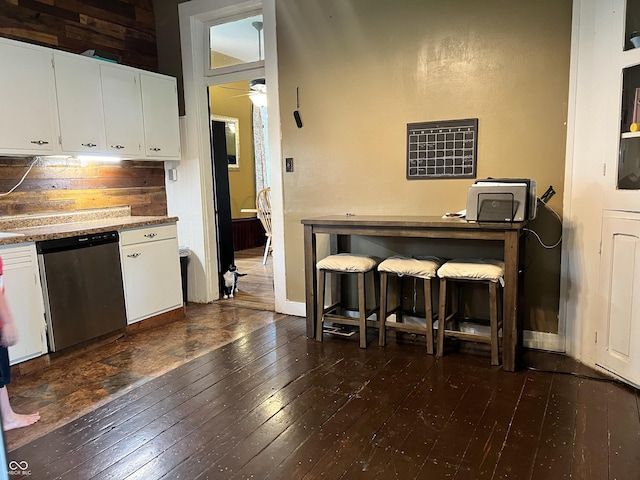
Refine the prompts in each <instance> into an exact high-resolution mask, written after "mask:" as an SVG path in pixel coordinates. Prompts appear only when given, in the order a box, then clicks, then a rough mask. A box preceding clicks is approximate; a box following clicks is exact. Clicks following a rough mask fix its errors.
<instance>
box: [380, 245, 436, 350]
mask: <svg viewBox="0 0 640 480" xmlns="http://www.w3.org/2000/svg"><path fill="white" fill-rule="evenodd" d="M442 263H443V261H442V260H441V259H439V258H437V257H416V258H414V257H407V256H403V255H394V256H393V257H389V258H387V259H386V260H384V261H383V262H382V263H381V264H380V265H379V266H378V272H379V273H380V332H379V333H380V338H379V344H380V346H381V347H384V345H385V344H386V330H387V329H388V328H391V329H393V330H396V331H400V332H407V333H416V334H418V335H426V337H427V353H428V354H431V355H433V305H432V303H431V279H432V278H436V277H437V271H438V268H440V267H441V266H442ZM389 275H392V276H394V277H396V278H397V279H398V282H397V285H398V288H397V290H398V297H397V298H398V305H397V306H396V307H395V308H393V309H392V310H387V296H388V295H387V287H388V283H389ZM404 277H410V278H419V279H422V281H423V284H424V306H425V326H424V327H423V326H422V325H414V324H411V323H406V322H403V318H402V298H403V293H402V290H403V289H402V279H403V278H404ZM393 313H395V314H396V321H395V322H391V321H388V320H387V318H388V317H389V315H391V314H393Z"/></svg>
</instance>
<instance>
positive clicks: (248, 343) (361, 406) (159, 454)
mask: <svg viewBox="0 0 640 480" xmlns="http://www.w3.org/2000/svg"><path fill="white" fill-rule="evenodd" d="M225 312H227V314H228V315H229V316H231V317H233V316H244V315H250V314H251V312H252V310H249V309H244V308H240V307H233V308H231V307H227V308H225ZM375 336H376V332H375V331H373V330H372V331H371V335H370V338H369V347H368V348H367V349H366V350H363V349H360V348H358V336H357V335H354V336H352V337H349V338H344V337H332V336H330V335H326V336H325V341H324V342H323V343H319V342H315V341H311V340H308V339H307V338H306V336H305V321H304V319H302V318H298V317H284V318H281V319H279V320H277V321H275V322H274V323H271V324H268V325H265V326H263V327H261V328H259V329H257V330H254V331H252V332H249V333H247V334H246V335H244V336H242V337H241V338H239V339H237V340H235V341H234V342H231V343H227V344H226V345H224V346H222V347H220V348H217V349H215V350H211V351H209V352H207V353H205V354H204V355H201V356H199V357H197V358H194V359H193V360H191V361H189V362H187V363H184V364H183V365H180V366H178V367H176V368H174V369H172V370H170V371H168V372H167V373H165V374H164V375H161V376H159V377H157V378H154V379H152V380H149V381H147V382H146V383H144V384H143V385H140V386H138V387H136V388H133V389H131V390H129V391H127V392H126V393H124V394H122V395H120V396H119V397H118V398H116V399H113V400H112V401H110V402H108V403H106V404H104V405H102V406H100V407H99V408H97V409H95V410H94V411H92V412H90V413H87V414H86V415H84V416H82V417H80V418H78V419H77V420H75V421H72V422H69V423H67V424H66V425H63V426H61V427H59V428H57V429H55V430H53V431H51V432H49V433H47V434H46V435H43V436H42V437H40V438H37V439H35V440H33V441H31V442H29V443H27V444H25V445H23V446H21V447H19V448H16V449H15V450H13V451H11V452H10V453H9V454H8V457H9V460H10V461H11V460H14V461H16V462H25V461H26V462H28V465H29V469H30V471H31V472H32V476H33V477H32V478H45V479H55V478H61V479H62V478H64V479H76V478H77V479H90V478H92V479H93V478H95V479H106V478H116V479H145V480H147V479H176V478H187V479H206V478H211V479H226V478H260V479H301V478H304V479H315V478H321V477H322V478H329V479H333V478H336V479H337V478H344V479H357V478H377V479H387V478H400V479H412V478H434V479H438V478H455V479H497V478H523V479H538V478H544V479H555V478H584V479H591V478H594V479H595V478H597V479H607V478H609V479H613V478H617V479H637V478H639V474H638V472H640V415H639V413H638V410H639V406H640V394H639V393H638V391H636V390H634V389H632V388H630V387H628V386H624V385H620V384H617V383H610V382H604V381H596V380H592V379H589V378H586V377H578V376H573V375H563V374H557V373H547V372H538V371H530V370H522V371H519V372H516V373H508V372H504V371H502V370H501V369H500V368H499V367H491V366H490V364H489V358H488V355H487V354H483V353H479V354H468V353H466V354H465V353H458V352H453V353H448V354H447V355H445V356H444V357H443V358H442V359H440V360H438V361H437V360H436V358H435V357H433V356H429V355H427V354H426V351H425V350H426V347H425V344H424V340H423V339H421V337H417V339H416V338H415V337H412V336H400V335H398V336H396V335H394V334H393V333H392V334H391V335H390V339H389V343H388V345H387V346H386V347H384V348H381V347H378V346H377V343H376V339H375ZM167 343H171V342H170V337H167ZM525 362H526V363H528V364H535V365H536V366H537V367H538V368H540V369H545V370H556V369H572V370H575V371H577V372H578V373H581V374H583V375H596V374H595V372H592V371H590V370H589V369H586V368H585V367H582V366H580V365H578V364H576V363H575V362H572V361H570V360H568V359H567V358H566V357H564V356H560V355H552V354H542V353H538V352H527V354H526V358H525ZM9 433H11V432H9Z"/></svg>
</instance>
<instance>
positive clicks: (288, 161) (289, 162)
mask: <svg viewBox="0 0 640 480" xmlns="http://www.w3.org/2000/svg"><path fill="white" fill-rule="evenodd" d="M284 169H285V171H286V172H293V158H292V157H288V158H285V159H284Z"/></svg>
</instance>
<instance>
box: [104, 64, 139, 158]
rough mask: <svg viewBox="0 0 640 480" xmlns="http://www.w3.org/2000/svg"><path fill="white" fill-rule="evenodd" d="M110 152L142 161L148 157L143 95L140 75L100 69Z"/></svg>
mask: <svg viewBox="0 0 640 480" xmlns="http://www.w3.org/2000/svg"><path fill="white" fill-rule="evenodd" d="M100 77H101V79H102V105H103V108H104V121H105V126H106V135H107V152H109V153H110V154H113V155H126V156H132V157H135V158H140V157H141V156H142V155H143V154H144V153H143V151H142V144H143V142H144V134H143V126H142V121H143V120H142V95H141V93H140V84H139V82H140V75H139V73H138V71H136V70H134V69H130V68H126V67H125V68H123V67H120V66H117V65H108V64H102V65H100Z"/></svg>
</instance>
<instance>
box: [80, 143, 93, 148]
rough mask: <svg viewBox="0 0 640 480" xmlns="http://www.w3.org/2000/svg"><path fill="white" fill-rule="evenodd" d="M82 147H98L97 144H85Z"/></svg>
mask: <svg viewBox="0 0 640 480" xmlns="http://www.w3.org/2000/svg"><path fill="white" fill-rule="evenodd" d="M82 146H83V147H89V148H93V147H97V145H96V144H95V143H83V144H82Z"/></svg>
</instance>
